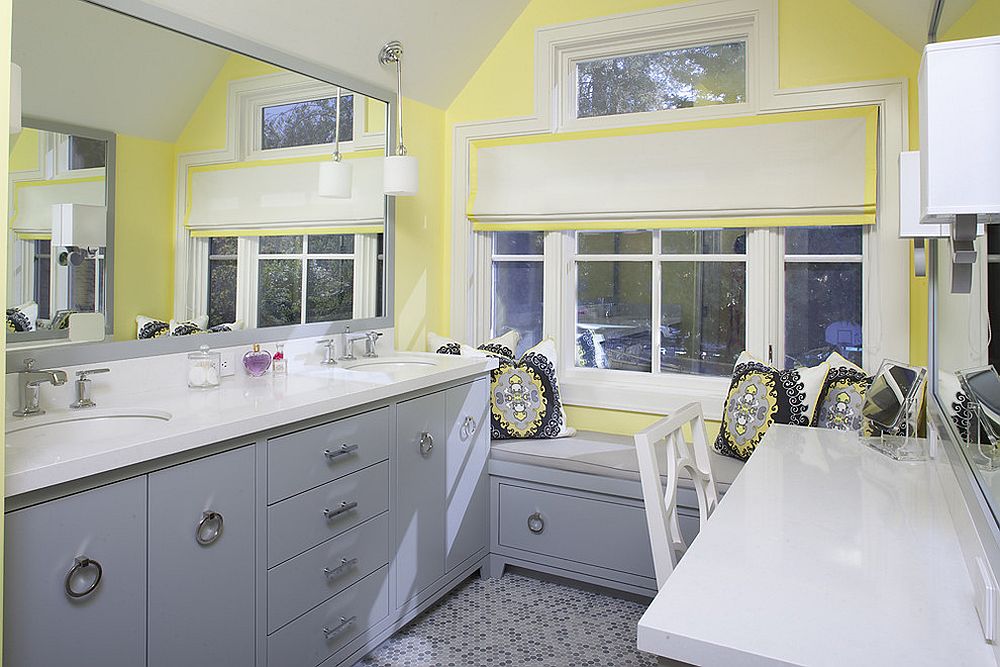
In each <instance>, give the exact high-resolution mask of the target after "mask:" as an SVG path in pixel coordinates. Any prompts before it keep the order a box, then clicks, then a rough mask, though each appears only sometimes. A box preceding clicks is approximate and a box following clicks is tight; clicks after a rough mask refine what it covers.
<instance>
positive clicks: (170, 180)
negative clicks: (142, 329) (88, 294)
mask: <svg viewBox="0 0 1000 667" xmlns="http://www.w3.org/2000/svg"><path fill="white" fill-rule="evenodd" d="M174 164H175V163H174V145H173V144H170V143H166V142H162V141H154V140H152V139H143V138H140V137H130V136H125V135H121V134H120V135H118V150H117V177H116V182H115V188H116V196H115V284H114V292H115V294H114V320H115V321H114V324H115V335H114V337H115V340H130V339H133V338H135V329H136V324H135V316H136V315H146V316H148V317H157V318H161V319H169V318H170V317H172V315H173V302H174V287H173V285H174V261H173V260H174V253H173V247H174V224H173V211H174V192H175V188H174V173H175V170H174Z"/></svg>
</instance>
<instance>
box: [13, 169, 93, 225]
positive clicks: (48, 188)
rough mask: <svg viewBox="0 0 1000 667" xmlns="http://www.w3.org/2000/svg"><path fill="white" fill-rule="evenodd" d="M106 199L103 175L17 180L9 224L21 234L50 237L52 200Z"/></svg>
mask: <svg viewBox="0 0 1000 667" xmlns="http://www.w3.org/2000/svg"><path fill="white" fill-rule="evenodd" d="M106 199H107V187H106V185H105V182H104V176H89V177H86V178H63V179H48V180H39V181H15V182H14V183H13V184H12V205H11V209H10V228H11V229H12V230H13V231H14V233H16V234H17V235H18V236H20V237H22V238H48V237H49V236H51V234H52V205H53V204H91V205H94V206H104V205H105V200H106Z"/></svg>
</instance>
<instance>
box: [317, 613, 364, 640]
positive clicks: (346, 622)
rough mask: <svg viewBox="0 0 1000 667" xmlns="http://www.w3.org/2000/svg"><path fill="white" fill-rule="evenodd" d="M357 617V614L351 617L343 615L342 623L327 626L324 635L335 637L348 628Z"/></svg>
mask: <svg viewBox="0 0 1000 667" xmlns="http://www.w3.org/2000/svg"><path fill="white" fill-rule="evenodd" d="M357 619H358V617H357V616H351V617H350V618H344V617H343V616H341V617H340V623H339V624H338V625H336V626H334V627H332V628H327V627H324V628H323V636H324V637H325V638H326V639H333V638H334V637H335V636H336V635H337V634H338V633H340V631H341V630H343V629H344V628H346V627H347V626H348V625H350V624H351V623H353V622H354V621H356V620H357Z"/></svg>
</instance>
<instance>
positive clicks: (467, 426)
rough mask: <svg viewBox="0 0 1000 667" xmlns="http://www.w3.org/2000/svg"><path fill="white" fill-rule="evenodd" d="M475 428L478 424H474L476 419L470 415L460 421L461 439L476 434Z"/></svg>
mask: <svg viewBox="0 0 1000 667" xmlns="http://www.w3.org/2000/svg"><path fill="white" fill-rule="evenodd" d="M477 426H478V424H476V418H475V417H473V416H471V415H470V416H468V417H466V418H465V419H464V420H463V421H462V430H461V434H462V437H463V438H471V437H472V436H473V435H475V434H476V427H477Z"/></svg>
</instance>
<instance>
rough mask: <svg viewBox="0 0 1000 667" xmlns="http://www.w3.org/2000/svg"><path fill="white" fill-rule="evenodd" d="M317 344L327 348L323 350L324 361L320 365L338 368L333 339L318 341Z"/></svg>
mask: <svg viewBox="0 0 1000 667" xmlns="http://www.w3.org/2000/svg"><path fill="white" fill-rule="evenodd" d="M316 344H317V345H325V346H326V347H324V348H323V361H321V362H320V363H321V364H323V365H324V366H336V365H337V360H336V359H334V356H335V355H334V352H333V345H334V343H333V339H332V338H326V339H323V340H318V341H316Z"/></svg>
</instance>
